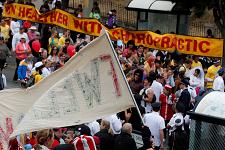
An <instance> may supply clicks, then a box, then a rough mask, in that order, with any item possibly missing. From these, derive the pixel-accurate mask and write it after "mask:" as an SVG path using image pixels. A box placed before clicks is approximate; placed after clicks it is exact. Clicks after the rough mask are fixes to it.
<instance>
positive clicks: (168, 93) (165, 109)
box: [159, 85, 175, 137]
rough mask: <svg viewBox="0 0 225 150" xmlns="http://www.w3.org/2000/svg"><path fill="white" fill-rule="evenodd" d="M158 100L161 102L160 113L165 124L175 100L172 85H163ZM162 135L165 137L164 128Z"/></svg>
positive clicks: (167, 121) (171, 113)
mask: <svg viewBox="0 0 225 150" xmlns="http://www.w3.org/2000/svg"><path fill="white" fill-rule="evenodd" d="M159 101H160V102H161V110H160V115H161V116H162V117H163V118H164V120H165V125H167V124H168V123H169V121H170V119H171V118H172V117H173V104H174V102H175V94H173V93H172V87H171V86H170V85H165V86H164V89H163V93H162V94H161V95H160V97H159ZM164 137H166V130H165V131H164Z"/></svg>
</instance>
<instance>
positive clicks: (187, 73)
mask: <svg viewBox="0 0 225 150" xmlns="http://www.w3.org/2000/svg"><path fill="white" fill-rule="evenodd" d="M191 64H192V62H191V61H190V60H186V61H185V63H184V64H183V65H182V66H181V67H180V68H179V72H180V73H184V77H186V78H190V76H191Z"/></svg>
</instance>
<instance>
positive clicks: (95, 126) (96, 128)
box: [86, 121, 100, 136]
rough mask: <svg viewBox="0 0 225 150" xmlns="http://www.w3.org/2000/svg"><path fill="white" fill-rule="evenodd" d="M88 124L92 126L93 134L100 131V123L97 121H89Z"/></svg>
mask: <svg viewBox="0 0 225 150" xmlns="http://www.w3.org/2000/svg"><path fill="white" fill-rule="evenodd" d="M86 125H87V126H88V127H89V128H90V130H91V135H92V136H94V135H95V134H96V133H97V132H99V131H100V124H99V123H98V122H97V121H93V122H90V123H87V124H86Z"/></svg>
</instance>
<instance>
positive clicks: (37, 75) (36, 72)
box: [32, 62, 44, 84]
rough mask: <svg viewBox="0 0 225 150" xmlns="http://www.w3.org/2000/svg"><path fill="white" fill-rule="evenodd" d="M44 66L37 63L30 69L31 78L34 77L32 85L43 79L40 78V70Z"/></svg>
mask: <svg viewBox="0 0 225 150" xmlns="http://www.w3.org/2000/svg"><path fill="white" fill-rule="evenodd" d="M43 68H44V65H43V63H42V62H37V63H36V64H35V65H34V68H33V69H32V76H33V77H34V84H36V83H38V82H39V81H41V80H42V79H43V77H42V69H43Z"/></svg>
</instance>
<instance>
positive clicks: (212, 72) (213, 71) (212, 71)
mask: <svg viewBox="0 0 225 150" xmlns="http://www.w3.org/2000/svg"><path fill="white" fill-rule="evenodd" d="M220 68H221V66H217V67H216V66H215V65H212V66H210V67H209V68H208V70H207V73H206V75H205V78H206V80H207V85H206V87H207V88H212V87H213V81H214V79H215V78H216V75H217V72H218V71H219V69H220Z"/></svg>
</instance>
